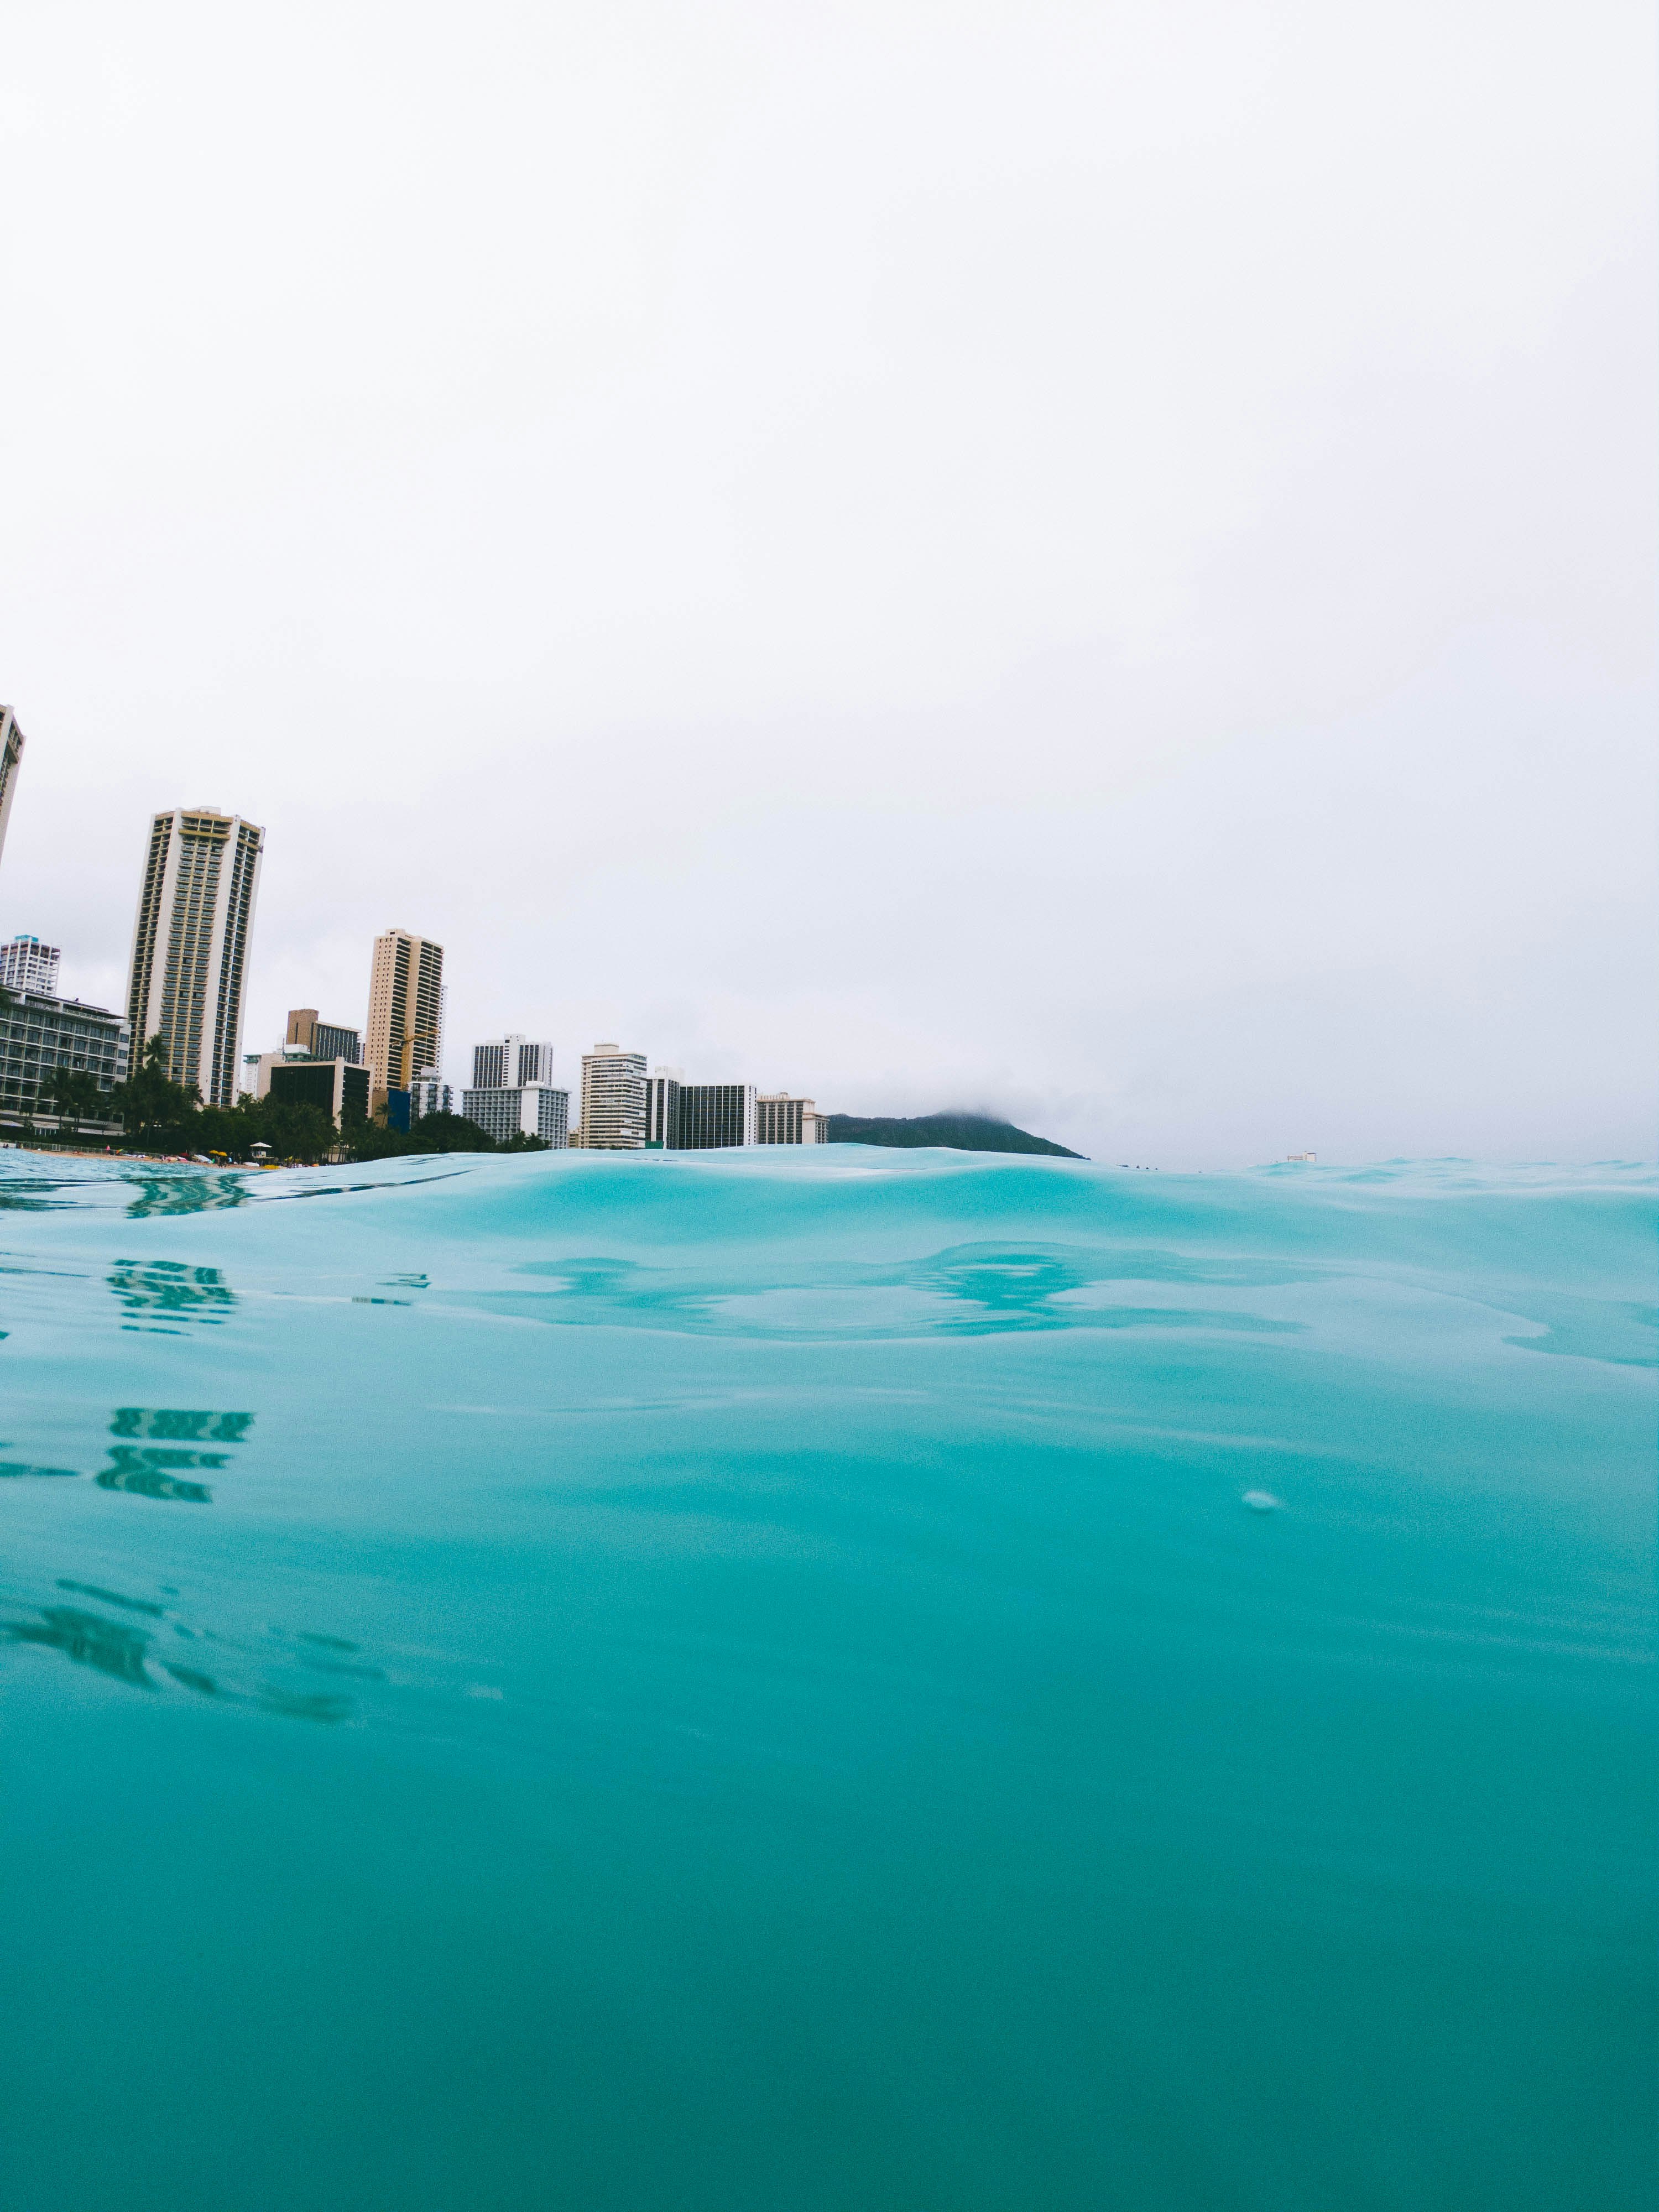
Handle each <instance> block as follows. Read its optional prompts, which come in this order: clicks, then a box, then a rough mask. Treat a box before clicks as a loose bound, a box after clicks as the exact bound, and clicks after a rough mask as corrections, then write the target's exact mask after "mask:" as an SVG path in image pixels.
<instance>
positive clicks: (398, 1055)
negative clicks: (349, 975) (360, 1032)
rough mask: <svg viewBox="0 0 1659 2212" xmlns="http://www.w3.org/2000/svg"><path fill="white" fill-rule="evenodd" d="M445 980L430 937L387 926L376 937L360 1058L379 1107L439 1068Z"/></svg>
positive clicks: (441, 957) (440, 950)
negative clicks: (389, 1094)
mask: <svg viewBox="0 0 1659 2212" xmlns="http://www.w3.org/2000/svg"><path fill="white" fill-rule="evenodd" d="M443 981H444V949H443V947H442V945H435V944H434V943H433V941H432V939H430V938H429V937H416V936H415V935H414V933H412V932H411V931H410V930H407V929H388V930H387V931H386V933H384V934H383V935H382V936H380V937H377V938H376V939H375V940H374V970H373V973H372V975H371V976H370V979H369V986H368V1040H367V1042H366V1046H365V1050H364V1056H365V1058H366V1059H367V1060H368V1066H369V1073H370V1080H371V1082H372V1084H373V1086H374V1099H375V1103H376V1105H377V1106H379V1105H380V1104H381V1103H385V1097H386V1093H387V1092H388V1091H407V1090H408V1089H409V1087H410V1084H411V1083H412V1082H413V1081H414V1079H415V1078H416V1076H417V1075H418V1074H419V1073H420V1072H421V1071H422V1068H427V1067H431V1068H441V1066H443Z"/></svg>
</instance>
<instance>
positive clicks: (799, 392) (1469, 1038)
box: [0, 0, 1656, 1165]
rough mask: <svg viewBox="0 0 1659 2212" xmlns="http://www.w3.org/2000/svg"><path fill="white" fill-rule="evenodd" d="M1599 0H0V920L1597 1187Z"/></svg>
mask: <svg viewBox="0 0 1659 2212" xmlns="http://www.w3.org/2000/svg"><path fill="white" fill-rule="evenodd" d="M1650 18H1651V9H1650V7H1649V6H1648V4H1647V0H1630V4H1623V0H1619V3H1618V4H1607V0H1577V4H1576V5H1574V6H1571V7H1568V6H1565V5H1563V4H1561V0H1551V4H1548V5H1543V6H1539V5H1528V4H1526V0H1503V4H1496V0H1494V4H1490V5H1487V4H1481V5H1472V4H1459V0H1432V4H1429V5H1414V4H1411V0H1406V4H1395V5H1393V6H1390V7H1389V8H1386V9H1383V8H1376V7H1360V6H1358V5H1342V4H1337V5H1331V4H1328V0H1317V3H1316V0H1310V4H1306V5H1297V6H1288V5H1277V4H1273V5H1263V6H1252V5H1250V4H1249V0H1226V4H1225V5H1218V6H1215V7H1206V6H1203V5H1200V4H1195V0H1151V4H1145V5H1116V4H1110V0H1100V4H1095V5H1089V6H1082V5H1072V6H1060V7H1056V6H1048V5H1044V4H1042V0H1010V4H1006V5H1005V4H977V5H976V4H973V0H951V4H948V5H939V6H937V7H935V6H931V5H920V4H908V0H872V4H869V5H867V6H866V5H858V4H828V5H822V6H817V5H815V6H805V5H801V6H793V7H792V6H781V5H778V4H776V0H769V4H755V5H747V4H732V5H722V4H720V0H700V4H698V5H697V6H696V7H688V6H685V5H683V4H676V5H660V6H649V5H647V6H641V5H629V4H628V0H593V3H592V4H580V5H578V4H568V5H558V4H543V5H539V6H535V7H524V8H510V7H504V6H490V5H489V4H482V5H474V6H471V7H469V8H466V9H456V8H453V7H445V8H438V7H432V6H421V5H410V4H408V0H400V4H398V5H395V6H393V5H385V6H351V5H349V4H347V5H341V4H338V0H332V4H330V5H328V6H326V7H317V8H305V7H300V6H294V5H285V6H283V7H282V8H280V9H266V10H258V11H256V10H253V9H226V8H224V7H223V6H222V5H218V4H215V5H212V6H204V7H201V8H194V9H186V8H178V7H169V6H167V5H164V4H149V5H146V6H144V7H143V8H134V7H132V6H131V4H123V5H120V6H112V7H98V6H94V5H80V6H76V7H74V8H69V9H65V8H64V7H61V6H58V5H56V4H40V5H29V4H27V0H12V4H11V5H10V6H9V7H8V8H7V9H5V11H4V15H3V19H0V122H3V135H4V175H5V185H4V188H3V191H0V276H3V300H4V307H5V316H4V331H5V337H4V348H3V363H0V386H3V393H4V405H3V408H0V439H3V446H4V467H3V489H0V698H4V699H6V700H8V701H9V702H11V703H13V704H14V705H15V708H16V710H17V714H18V717H19V720H20V721H21V724H22V726H23V728H24V730H25V731H26V732H27V738H28V753H27V760H26V762H25V764H24V769H23V774H22V779H21V783H20V787H19V795H18V799H17V802H16V806H15V812H14V815H13V818H12V825H11V830H10V835H9V842H8V846H7V849H6V853H5V857H4V860H3V864H0V934H4V935H9V934H10V933H12V932H13V931H14V930H17V929H28V930H33V931H36V932H38V933H40V934H41V935H43V936H48V937H51V938H52V939H55V940H57V941H58V942H59V943H61V944H62V945H63V946H64V981H65V984H66V987H68V988H70V990H72V991H76V992H78V993H80V994H82V995H83V996H87V997H94V998H99V999H101V1000H104V1001H106V1003H118V1002H119V1000H120V999H121V996H122V994H123V992H124V988H125V964H126V960H127V955H128V949H129V941H130V934H131V925H132V910H133V906H134V903H135V901H136V898H137V888H138V874H139V866H140V861H141V859H142V855H143V842H144V836H145V832H146V826H147V819H148V817H149V814H150V812H151V811H154V810H155V809H157V808H159V807H163V806H171V805H175V804H179V803H188V804H200V803H203V802H207V803H210V804H214V805H219V806H222V807H224V808H226V809H230V810H234V811H240V812H241V813H243V814H246V815H248V816H251V817H252V818H253V819H254V820H256V821H259V822H262V823H265V824H266V825H267V826H268V831H269V836H268V847H267V854H266V860H265V866H264V882H263V886H262V890H261V893H260V904H259V910H258V919H257V923H256V928H255V935H254V945H253V969H252V986H251V998H250V1001H249V1012H248V1020H247V1025H246V1036H245V1040H244V1042H245V1044H246V1046H247V1047H248V1048H252V1047H254V1046H256V1045H258V1046H264V1045H266V1044H268V1043H270V1042H272V1041H274V1040H275V1039H276V1038H277V1037H279V1036H280V1035H281V1030H282V1023H283V1014H284V1011H285V1010H286V1008H287V1007H288V1006H290V1005H300V1004H305V1005H315V1006H319V1007H320V1008H321V1009H322V1010H323V1012H324V1013H325V1016H327V1017H328V1018H332V1019H336V1020H341V1021H346V1022H350V1023H354V1024H361V1023H362V1021H363V1019H364V1018H365V1014H366V1011H367V1002H368V973H369V957H370V945H371V941H372V939H373V938H374V933H376V932H377V931H378V930H380V929H382V928H385V927H387V926H388V925H390V924H392V923H398V924H402V925H403V926H404V927H409V928H412V929H416V930H419V931H422V932H424V933H427V934H428V935H431V936H435V937H436V938H438V939H441V941H442V942H443V944H444V945H445V946H446V948H447V954H446V972H447V979H448V982H449V1017H450V1028H449V1036H448V1052H447V1062H448V1065H447V1073H448V1074H449V1075H450V1077H451V1079H453V1080H455V1081H459V1080H461V1079H463V1078H464V1075H465V1070H466V1067H467V1066H469V1065H470V1048H471V1043H472V1042H474V1041H475V1040H476V1039H477V1038H480V1037H483V1036H487V1035H489V1034H490V1033H491V1032H492V1031H493V1032H497V1033H499V1032H500V1031H501V1030H503V1029H516V1030H524V1031H526V1033H528V1034H530V1035H532V1036H537V1035H541V1036H552V1037H553V1039H554V1040H555V1042H556V1048H557V1051H558V1054H559V1057H560V1066H561V1069H562V1073H564V1074H568V1075H569V1076H571V1077H572V1078H573V1079H574V1077H575V1076H576V1074H577V1073H578V1071H579V1056H580V1053H581V1051H582V1050H583V1049H585V1048H586V1047H588V1046H589V1045H591V1044H592V1042H593V1041H594V1040H595V1039H598V1038H601V1037H603V1038H606V1039H611V1038H615V1039H617V1040H619V1041H621V1042H623V1043H624V1044H626V1045H628V1046H630V1047H633V1048H638V1049H641V1050H643V1051H646V1052H647V1053H648V1054H650V1055H651V1057H652V1058H653V1060H662V1061H665V1062H668V1063H671V1064H677V1065H680V1066H684V1068H685V1069H686V1071H687V1073H688V1074H690V1076H691V1077H693V1078H694V1079H704V1080H714V1079H739V1078H741V1079H750V1080H753V1081H756V1082H758V1083H759V1084H760V1085H762V1087H763V1088H765V1089H781V1088H786V1087H787V1088H789V1089H793V1090H797V1091H805V1092H807V1093H809V1094H810V1095H812V1096H815V1097H817V1100H818V1101H819V1103H820V1104H821V1105H823V1106H824V1107H825V1108H827V1109H832V1110H833V1109H842V1110H846V1111H852V1112H883V1111H886V1112H906V1113H913V1112H921V1111H927V1110H930V1109H936V1108H940V1107H946V1106H967V1107H975V1106H977V1107H986V1108H990V1109H995V1110H1000V1111H1005V1112H1006V1113H1008V1114H1010V1115H1012V1116H1014V1117H1015V1118H1017V1119H1018V1120H1021V1121H1024V1123H1025V1124H1026V1125H1027V1126H1030V1127H1036V1128H1038V1129H1040V1130H1042V1132H1044V1133H1048V1134H1050V1135H1054V1136H1057V1137H1060V1138H1061V1139H1064V1140H1065V1141H1066V1142H1068V1143H1071V1144H1073V1145H1074V1146H1078V1147H1079V1149H1081V1150H1083V1151H1085V1152H1089V1153H1091V1154H1092V1155H1094V1156H1096V1157H1098V1158H1109V1159H1111V1160H1114V1161H1115V1160H1119V1159H1122V1160H1135V1161H1146V1162H1149V1163H1153V1162H1155V1163H1158V1164H1168V1165H1179V1164H1226V1163H1229V1162H1235V1161H1246V1160H1252V1159H1264V1158H1273V1157H1276V1156H1280V1155H1282V1154H1284V1153H1285V1152H1287V1151H1291V1150H1297V1151H1299V1150H1302V1149H1304V1147H1315V1148H1317V1150H1318V1151H1319V1152H1321V1154H1322V1156H1324V1157H1327V1158H1333V1159H1360V1158H1383V1157H1388V1156H1392V1155H1398V1154H1442V1153H1449V1152H1461V1153H1472V1154H1481V1155H1487V1156H1492V1157H1497V1158H1515V1157H1525V1158H1541V1157H1547V1158H1601V1157H1607V1156H1624V1157H1637V1156H1640V1157H1647V1156H1650V1154H1651V1152H1652V1151H1653V1145H1654V1140H1653V1126H1654V1119H1653V1117H1654V1113H1655V1089H1656V1068H1655V1044H1654V1035H1653V1032H1654V1022H1653V1007H1654V995H1655V993H1654V987H1655V982H1656V973H1655V965H1656V957H1655V911H1654V907H1655V901H1654V873H1655V871H1654V862H1653V843H1654V824H1655V801H1656V793H1655V776H1654V768H1653V742H1652V733H1653V726H1654V725H1653V717H1654V710H1655V704H1656V700H1655V689H1656V686H1655V649H1654V604H1655V600H1654V592H1655V571H1656V559H1655V525H1654V505H1655V502H1654V497H1653V493H1654V459H1655V456H1654V451H1653V428H1652V417H1653V406H1652V398H1653V392H1654V389H1655V370H1656V361H1655V345H1654V336H1655V322H1656V311H1655V309H1656V303H1655V281H1654V239H1653V234H1652V233H1653V209H1654V204H1655V182H1656V179H1655V167H1656V165H1655V147H1654V133H1653V125H1652V108H1653V90H1652V88H1653V82H1654V66H1655V55H1654V52H1653V45H1654V40H1653V31H1652V26H1651V21H1650Z"/></svg>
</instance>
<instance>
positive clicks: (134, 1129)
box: [40, 1036, 549, 1164]
mask: <svg viewBox="0 0 1659 2212" xmlns="http://www.w3.org/2000/svg"><path fill="white" fill-rule="evenodd" d="M40 1103H41V1104H42V1106H43V1107H51V1108H52V1109H55V1110H56V1112H57V1114H58V1119H59V1133H60V1134H61V1135H63V1136H65V1137H70V1138H72V1137H74V1136H76V1135H77V1134H78V1133H79V1131H80V1128H81V1125H82V1123H83V1122H86V1121H107V1120H109V1119H111V1118H112V1117H113V1118H115V1119H117V1120H118V1121H120V1123H121V1125H122V1127H123V1130H124V1132H125V1135H124V1137H123V1139H122V1140H121V1141H122V1145H123V1147H124V1149H125V1148H129V1147H130V1148H131V1150H133V1151H135V1152H186V1153H189V1152H207V1153H220V1154H222V1155H223V1157H224V1158H226V1159H229V1160H250V1159H252V1158H253V1157H254V1148H255V1146H265V1147H267V1149H268V1152H269V1156H270V1158H272V1159H274V1160H286V1161H295V1162H298V1163H301V1164H312V1163H314V1162H316V1161H318V1160H321V1159H326V1158H331V1157H335V1156H339V1157H342V1158H346V1159H349V1160H379V1159H388V1158H395V1157H397V1156H398V1154H400V1153H404V1152H546V1151H547V1150H548V1149H549V1148H548V1146H546V1145H545V1144H544V1141H543V1140H542V1139H541V1138H539V1137H525V1136H514V1137H510V1138H508V1139H507V1141H506V1143H505V1144H497V1143H496V1142H495V1139H493V1138H492V1137H489V1136H488V1135H486V1134H485V1133H484V1131H483V1130H482V1129H481V1128H479V1127H478V1126H477V1122H475V1121H464V1120H463V1119H462V1117H461V1116H460V1115H459V1114H428V1115H423V1116H422V1118H421V1120H420V1121H417V1122H416V1124H415V1126H414V1127H413V1128H412V1129H410V1130H408V1131H404V1130H402V1129H387V1128H384V1127H381V1126H380V1124H379V1123H377V1122H374V1121H365V1120H363V1118H362V1115H356V1116H354V1115H351V1114H350V1113H349V1112H348V1114H347V1115H346V1116H345V1126H344V1127H343V1128H342V1129H337V1128H336V1127H335V1126H334V1119H333V1116H332V1115H331V1114H329V1113H327V1112H326V1111H325V1109H324V1108H322V1107H320V1106H300V1105H292V1104H289V1103H286V1102H285V1101H283V1100H282V1099H280V1098H274V1097H266V1098H239V1099H238V1100H237V1102H236V1103H235V1104H234V1106H205V1105H204V1104H203V1103H202V1094H201V1092H200V1091H199V1090H197V1087H196V1085H194V1084H193V1083H191V1084H184V1083H175V1082H174V1081H173V1079H172V1077H171V1076H169V1075H168V1073H167V1047H166V1045H165V1044H164V1043H163V1042H162V1040H161V1038H160V1037H159V1036H154V1037H152V1038H151V1039H150V1041H149V1043H148V1044H147V1045H146V1046H145V1048H144V1050H143V1054H142V1055H141V1056H140V1058H139V1060H138V1063H137V1066H135V1067H134V1068H133V1070H132V1072H131V1074H130V1075H129V1076H128V1077H127V1079H126V1081H125V1083H118V1084H117V1085H115V1088H114V1090H113V1091H104V1090H100V1087H99V1084H98V1079H97V1078H96V1076H94V1075H88V1074H83V1073H79V1072H78V1071H74V1070H67V1069H59V1070H57V1071H55V1072H54V1073H52V1076H51V1077H50V1078H49V1079H44V1080H43V1081H42V1083H41V1086H40Z"/></svg>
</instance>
